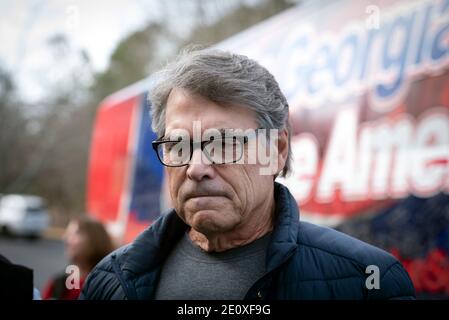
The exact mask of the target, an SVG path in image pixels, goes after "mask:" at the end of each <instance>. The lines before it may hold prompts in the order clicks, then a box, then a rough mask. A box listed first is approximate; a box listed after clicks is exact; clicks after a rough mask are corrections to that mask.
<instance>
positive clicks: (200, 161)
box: [187, 148, 216, 181]
mask: <svg viewBox="0 0 449 320" xmlns="http://www.w3.org/2000/svg"><path fill="white" fill-rule="evenodd" d="M215 174H216V173H215V169H214V167H213V166H212V163H211V162H210V161H209V159H207V157H206V156H205V155H204V154H203V152H202V151H201V149H200V148H197V149H195V150H193V153H192V159H190V163H189V165H188V168H187V176H188V177H189V178H190V179H192V180H195V181H201V180H203V179H213V178H214V177H215Z"/></svg>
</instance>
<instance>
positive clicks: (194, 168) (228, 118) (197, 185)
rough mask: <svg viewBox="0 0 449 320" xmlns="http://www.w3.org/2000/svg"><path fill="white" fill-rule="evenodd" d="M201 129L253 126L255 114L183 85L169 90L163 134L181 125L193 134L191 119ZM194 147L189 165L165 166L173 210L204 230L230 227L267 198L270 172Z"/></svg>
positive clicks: (211, 231) (270, 191)
mask: <svg viewBox="0 0 449 320" xmlns="http://www.w3.org/2000/svg"><path fill="white" fill-rule="evenodd" d="M194 121H200V124H201V131H202V132H204V131H205V130H207V129H243V130H245V129H250V128H252V129H256V128H258V123H257V122H256V116H255V113H254V112H253V111H252V110H250V109H248V108H244V107H239V106H233V105H228V106H221V105H218V104H216V103H214V102H212V101H210V100H208V99H206V98H204V97H201V96H199V95H194V94H191V93H189V92H188V91H186V90H183V89H179V88H176V89H173V90H172V92H171V93H170V96H169V98H168V101H167V108H166V118H165V127H166V131H165V136H170V134H171V133H172V132H174V131H176V130H177V129H183V130H186V131H187V132H189V133H190V137H193V132H192V131H193V123H194ZM201 159H204V157H203V158H202V152H201V150H200V149H199V148H196V149H195V150H194V151H193V155H192V160H191V162H190V164H189V165H187V166H183V167H167V168H166V169H167V176H168V185H169V190H170V196H171V199H172V203H173V205H174V207H175V209H176V212H177V213H178V215H179V216H180V217H181V219H183V220H184V221H185V222H186V223H187V224H188V225H190V226H191V227H192V228H194V229H195V230H197V231H199V232H201V233H203V234H205V235H208V234H216V233H224V232H227V231H231V230H234V229H235V228H237V227H238V226H239V225H242V224H244V223H245V222H247V221H249V220H250V219H254V217H252V216H251V215H252V214H253V213H255V214H257V211H258V208H259V207H260V206H262V204H263V203H264V201H265V202H266V200H267V197H273V176H272V175H261V174H260V172H259V169H260V166H259V165H258V164H246V163H245V164H213V165H212V164H210V163H208V162H207V161H201Z"/></svg>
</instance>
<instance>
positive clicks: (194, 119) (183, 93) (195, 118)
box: [165, 88, 258, 135]
mask: <svg viewBox="0 0 449 320" xmlns="http://www.w3.org/2000/svg"><path fill="white" fill-rule="evenodd" d="M257 127H258V123H257V118H256V113H255V112H254V111H253V110H251V109H249V108H247V107H245V106H242V105H237V104H224V103H223V104H222V103H220V104H219V103H217V102H214V101H211V100H209V99H207V98H205V97H203V96H200V95H197V94H193V93H190V92H188V91H187V90H184V89H179V88H175V89H173V90H172V92H171V93H170V96H169V98H168V100H167V105H166V114H165V135H167V134H171V132H172V131H173V130H179V129H183V130H186V131H187V132H189V133H190V134H193V133H194V130H200V132H201V133H203V132H204V131H206V130H211V129H215V130H232V129H243V130H244V129H248V128H257Z"/></svg>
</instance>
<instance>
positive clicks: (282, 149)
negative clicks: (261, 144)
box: [276, 128, 290, 175]
mask: <svg viewBox="0 0 449 320" xmlns="http://www.w3.org/2000/svg"><path fill="white" fill-rule="evenodd" d="M277 145H278V168H277V171H276V173H277V174H279V173H280V172H281V171H282V170H283V169H284V167H285V164H286V163H287V158H288V150H289V148H290V146H289V145H288V130H287V129H286V128H285V129H282V130H280V131H279V133H278V143H277ZM277 174H276V175H277Z"/></svg>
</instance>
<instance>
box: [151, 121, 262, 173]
mask: <svg viewBox="0 0 449 320" xmlns="http://www.w3.org/2000/svg"><path fill="white" fill-rule="evenodd" d="M258 130H259V129H256V130H255V131H258ZM250 138H251V136H248V135H232V136H226V135H225V134H222V136H221V137H219V138H218V137H215V136H212V137H210V139H209V140H206V141H198V142H193V141H192V140H191V139H183V138H182V137H179V138H178V139H177V140H170V139H163V138H159V139H157V140H155V141H153V142H152V146H153V149H154V151H155V152H156V154H157V157H158V159H159V161H160V162H161V163H162V164H163V165H164V166H166V167H182V166H186V165H188V164H189V163H190V162H191V160H192V156H193V151H194V150H196V149H198V148H201V151H202V153H203V154H204V155H205V156H206V158H207V159H208V160H209V161H210V163H211V164H230V163H236V162H238V161H240V160H241V159H242V157H243V155H244V152H245V144H246V143H247V142H248V140H249V139H250Z"/></svg>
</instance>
